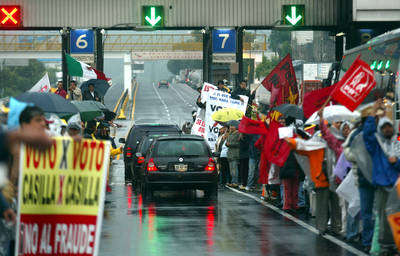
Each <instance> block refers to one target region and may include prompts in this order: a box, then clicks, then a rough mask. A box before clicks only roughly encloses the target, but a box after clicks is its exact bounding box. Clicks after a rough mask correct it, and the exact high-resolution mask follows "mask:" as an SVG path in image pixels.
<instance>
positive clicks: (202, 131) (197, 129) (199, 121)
mask: <svg viewBox="0 0 400 256" xmlns="http://www.w3.org/2000/svg"><path fill="white" fill-rule="evenodd" d="M204 116H205V110H204V109H201V108H199V109H198V110H197V116H196V120H195V121H194V123H193V126H192V132H191V134H193V135H199V136H201V137H203V138H205V137H206V122H205V121H204Z"/></svg>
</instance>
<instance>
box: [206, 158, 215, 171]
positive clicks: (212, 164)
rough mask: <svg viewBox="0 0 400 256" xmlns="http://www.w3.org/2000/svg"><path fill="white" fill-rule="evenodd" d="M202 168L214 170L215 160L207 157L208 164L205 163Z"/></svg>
mask: <svg viewBox="0 0 400 256" xmlns="http://www.w3.org/2000/svg"><path fill="white" fill-rule="evenodd" d="M204 170H206V171H209V172H213V171H215V162H214V160H213V159H212V158H209V159H208V164H207V166H206V168H204Z"/></svg>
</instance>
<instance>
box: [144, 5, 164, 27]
mask: <svg viewBox="0 0 400 256" xmlns="http://www.w3.org/2000/svg"><path fill="white" fill-rule="evenodd" d="M142 25H144V26H151V27H163V26H164V6H151V5H145V6H142Z"/></svg>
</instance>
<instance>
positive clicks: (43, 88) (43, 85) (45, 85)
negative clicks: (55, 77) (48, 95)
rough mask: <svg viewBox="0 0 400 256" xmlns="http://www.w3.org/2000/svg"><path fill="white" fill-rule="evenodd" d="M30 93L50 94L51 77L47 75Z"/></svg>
mask: <svg viewBox="0 0 400 256" xmlns="http://www.w3.org/2000/svg"><path fill="white" fill-rule="evenodd" d="M29 91H30V92H49V91H50V80H49V75H48V74H47V73H46V74H45V75H44V76H43V77H42V79H40V80H39V82H37V83H36V84H35V85H34V86H33V87H32V88H31V89H30V90H29Z"/></svg>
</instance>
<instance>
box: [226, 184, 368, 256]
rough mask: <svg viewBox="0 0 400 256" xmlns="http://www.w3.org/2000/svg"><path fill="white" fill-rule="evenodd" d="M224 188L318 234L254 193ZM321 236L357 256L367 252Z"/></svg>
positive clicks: (329, 237)
mask: <svg viewBox="0 0 400 256" xmlns="http://www.w3.org/2000/svg"><path fill="white" fill-rule="evenodd" d="M226 188H228V189H230V190H232V191H233V192H236V193H238V194H241V195H243V196H246V197H248V198H251V199H253V200H255V201H257V202H259V203H260V204H262V205H264V206H266V207H268V208H269V209H271V210H273V211H274V212H276V213H279V214H280V215H282V216H284V217H286V218H288V219H289V220H291V221H293V222H295V223H297V224H299V225H300V226H302V227H303V228H305V229H308V230H309V231H311V232H313V233H314V234H317V235H318V233H319V232H318V230H317V229H316V228H315V227H313V226H311V225H310V224H307V223H305V222H304V221H302V220H300V219H298V218H296V217H294V216H293V215H290V214H288V213H286V212H284V211H282V210H281V209H279V208H278V207H276V206H274V205H272V204H270V203H268V202H265V201H264V200H262V199H260V198H258V197H256V196H254V195H251V194H248V193H245V192H243V191H240V190H237V189H234V188H231V187H228V186H226ZM323 237H324V238H325V239H328V240H329V241H331V242H332V243H334V244H336V245H338V246H340V247H342V248H343V249H345V250H347V251H349V252H351V253H353V254H355V255H359V256H368V254H365V253H364V252H362V251H360V250H358V249H356V248H354V247H353V246H350V245H348V244H346V243H345V242H343V241H341V240H340V239H337V238H336V237H334V236H331V235H327V234H325V235H323Z"/></svg>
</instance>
